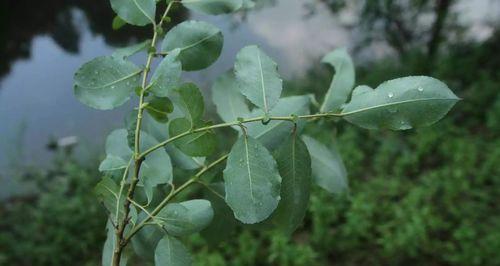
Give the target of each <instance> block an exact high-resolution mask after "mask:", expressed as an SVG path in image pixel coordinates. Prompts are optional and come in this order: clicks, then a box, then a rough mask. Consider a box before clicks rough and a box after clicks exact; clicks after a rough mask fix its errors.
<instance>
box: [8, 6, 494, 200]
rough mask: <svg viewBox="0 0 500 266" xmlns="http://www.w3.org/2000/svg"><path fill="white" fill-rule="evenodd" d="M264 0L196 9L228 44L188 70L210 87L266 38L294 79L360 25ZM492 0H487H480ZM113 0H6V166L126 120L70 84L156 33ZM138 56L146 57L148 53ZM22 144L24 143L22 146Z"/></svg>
mask: <svg viewBox="0 0 500 266" xmlns="http://www.w3.org/2000/svg"><path fill="white" fill-rule="evenodd" d="M266 1H268V2H269V3H271V4H270V5H269V6H268V7H265V8H261V9H259V10H258V11H254V12H250V13H249V14H248V16H246V19H245V20H243V21H242V22H241V21H239V20H238V19H237V18H234V17H230V16H216V17H213V16H203V15H198V14H191V15H190V18H192V19H199V20H205V21H208V22H211V23H213V24H215V25H217V26H218V27H219V28H221V29H222V31H223V33H224V36H225V43H224V50H223V54H222V56H221V58H220V59H219V60H218V61H217V62H216V63H215V64H214V65H213V66H211V67H210V68H209V69H207V70H204V71H201V72H194V73H187V74H186V75H185V78H186V79H187V80H192V81H195V82H196V83H198V84H199V85H200V86H201V87H202V88H203V90H204V92H205V93H209V90H208V88H209V87H210V84H211V83H212V81H213V79H214V78H215V77H217V76H218V75H219V74H221V73H223V72H225V71H226V70H227V69H229V68H231V67H232V65H233V62H234V57H235V55H236V53H237V52H238V51H239V49H241V48H242V47H243V46H245V45H248V44H259V45H260V46H261V47H262V48H263V49H264V50H265V51H266V52H267V53H268V54H270V55H271V56H272V57H273V58H275V60H276V61H277V62H278V65H279V66H280V72H281V74H282V75H283V76H284V78H288V79H289V78H292V77H294V76H300V75H301V74H302V73H305V72H306V70H307V69H308V68H309V67H310V65H311V64H312V63H316V64H317V59H318V58H319V57H321V56H322V55H323V54H325V53H326V52H327V51H329V50H331V49H332V48H335V47H339V46H348V47H352V46H350V44H352V43H354V42H355V41H356V40H358V39H359V36H356V34H357V33H356V32H354V31H352V30H351V29H349V28H346V27H344V26H343V25H344V22H345V21H343V20H346V17H347V20H349V19H351V20H352V18H349V15H351V16H352V14H350V13H349V10H347V12H346V13H343V14H340V15H338V16H337V14H336V13H335V14H334V13H332V12H331V10H329V9H328V8H327V6H326V4H325V2H328V1H316V0H282V1H274V0H266ZM485 1H489V0H477V1H473V2H479V3H480V2H485ZM162 2H163V1H162ZM108 3H109V1H106V0H45V1H33V0H2V1H1V2H0V122H1V123H0V136H1V138H0V151H2V152H1V153H0V166H5V164H7V163H8V162H9V161H12V160H14V161H15V160H17V159H23V160H22V161H27V162H29V163H31V164H35V165H43V164H44V163H45V162H47V161H48V158H50V156H48V155H49V154H48V151H47V149H46V148H45V147H46V144H47V141H48V140H49V138H50V137H51V136H53V137H56V138H59V137H64V136H72V135H76V136H78V137H79V139H80V142H81V143H84V144H85V145H79V148H80V150H81V151H80V152H81V153H82V154H97V152H101V151H102V143H103V141H104V138H105V136H106V135H107V133H108V132H109V131H110V130H111V129H113V128H116V127H121V126H122V117H123V113H124V112H125V111H126V110H128V109H130V108H131V105H132V104H133V103H131V104H130V105H126V106H123V107H121V108H118V109H116V110H113V111H105V112H103V111H97V110H92V109H90V108H88V107H86V106H84V105H82V104H81V103H79V102H78V101H77V100H76V99H75V98H74V97H73V91H72V79H73V73H74V72H75V70H76V69H77V68H78V67H79V66H80V65H81V64H82V63H84V62H86V61H88V60H90V59H92V58H94V57H96V56H101V55H107V54H110V53H111V52H112V50H113V49H115V47H117V46H123V45H125V44H128V43H132V42H136V41H138V40H141V39H144V38H147V37H148V35H149V34H150V32H149V31H148V30H144V29H141V28H137V27H132V26H127V27H126V28H125V29H124V30H122V31H118V32H115V31H113V30H112V29H111V26H110V25H111V21H112V19H113V12H112V10H111V8H110V7H109V4H108ZM313 3H314V4H315V12H314V15H313V16H310V11H309V10H308V9H307V8H304V6H307V5H311V4H313ZM187 16H188V14H187V12H186V11H185V10H183V9H179V10H177V13H176V15H175V16H174V22H176V21H182V20H184V19H185V17H187ZM235 21H238V23H236V24H235ZM235 25H236V26H235ZM358 34H359V33H358ZM387 51H388V50H387V47H384V46H382V48H381V46H374V47H372V48H371V50H370V51H369V54H370V56H372V57H373V56H378V57H380V56H383V55H385V54H386V53H387ZM132 60H133V61H134V62H136V63H137V64H144V62H143V61H144V56H142V55H139V56H135V57H133V58H132ZM23 125H25V126H23ZM21 129H24V130H21ZM20 132H22V133H23V134H21V133H20ZM20 143H22V144H20ZM19 146H21V147H23V149H22V150H19V149H18V147H19ZM2 169H5V168H4V167H2ZM2 172H4V170H0V174H1V173H2ZM2 187H5V186H2ZM1 194H2V191H0V195H1Z"/></svg>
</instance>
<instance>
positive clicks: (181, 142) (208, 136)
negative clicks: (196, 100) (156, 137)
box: [168, 118, 217, 157]
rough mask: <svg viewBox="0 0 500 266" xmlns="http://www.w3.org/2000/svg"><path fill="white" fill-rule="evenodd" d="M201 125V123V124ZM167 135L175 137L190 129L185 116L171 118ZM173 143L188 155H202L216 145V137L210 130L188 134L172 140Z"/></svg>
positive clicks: (189, 123)
mask: <svg viewBox="0 0 500 266" xmlns="http://www.w3.org/2000/svg"><path fill="white" fill-rule="evenodd" d="M201 126H203V125H201ZM168 130H169V131H168V132H169V135H170V136H172V137H175V136H177V135H180V134H182V133H186V132H189V131H190V130H191V122H190V121H189V120H187V119H186V118H177V119H174V120H172V122H170V124H169V126H168ZM174 145H175V146H176V147H177V148H179V150H181V151H182V152H184V153H185V154H187V155H189V156H195V157H203V156H208V155H210V154H212V153H213V152H214V151H215V148H216V147H217V139H216V137H215V134H214V133H213V132H212V131H211V130H206V131H202V132H197V133H193V134H189V135H187V136H185V137H182V138H180V139H178V140H175V141H174Z"/></svg>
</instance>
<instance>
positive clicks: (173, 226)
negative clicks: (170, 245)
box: [155, 199, 214, 236]
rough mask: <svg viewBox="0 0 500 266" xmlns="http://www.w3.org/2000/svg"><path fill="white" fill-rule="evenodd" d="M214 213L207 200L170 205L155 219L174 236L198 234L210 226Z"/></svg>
mask: <svg viewBox="0 0 500 266" xmlns="http://www.w3.org/2000/svg"><path fill="white" fill-rule="evenodd" d="M213 216H214V212H213V209H212V205H211V204H210V202H209V201H207V200H199V199H198V200H189V201H184V202H181V203H170V204H168V205H167V206H165V208H163V209H162V210H161V211H160V212H159V213H158V215H157V216H156V217H155V221H156V222H158V223H159V224H160V225H162V226H163V227H164V228H165V230H167V232H168V233H169V234H171V235H174V236H184V235H189V234H193V233H197V232H199V231H201V230H203V229H204V228H205V227H207V226H208V224H210V222H211V221H212V218H213Z"/></svg>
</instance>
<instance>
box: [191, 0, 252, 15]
mask: <svg viewBox="0 0 500 266" xmlns="http://www.w3.org/2000/svg"><path fill="white" fill-rule="evenodd" d="M181 3H182V4H183V5H184V6H185V7H186V8H188V9H191V10H193V11H196V12H201V13H205V14H209V15H220V14H227V13H232V12H234V11H236V10H238V9H240V8H241V5H242V4H243V2H242V0H182V1H181Z"/></svg>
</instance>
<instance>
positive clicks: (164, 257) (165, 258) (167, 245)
mask: <svg viewBox="0 0 500 266" xmlns="http://www.w3.org/2000/svg"><path fill="white" fill-rule="evenodd" d="M192 263H193V259H192V258H191V255H190V254H189V251H188V250H187V249H186V248H185V247H184V245H183V244H182V243H181V242H180V241H179V240H177V239H175V238H174V237H171V236H168V235H165V236H164V237H163V238H162V239H161V240H160V242H158V246H156V249H155V265H156V266H166V265H168V266H188V265H191V264H192Z"/></svg>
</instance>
